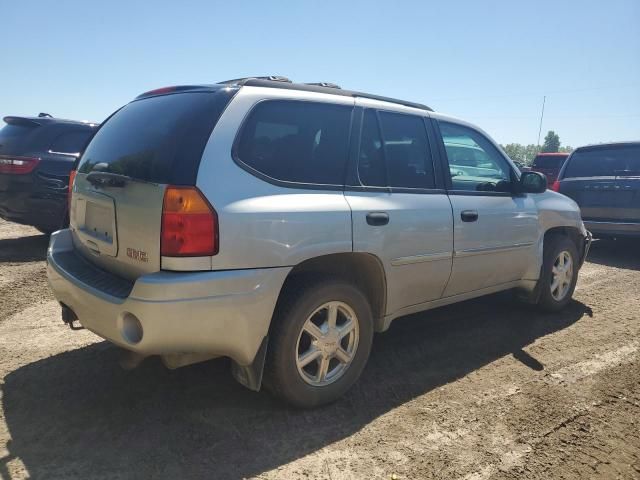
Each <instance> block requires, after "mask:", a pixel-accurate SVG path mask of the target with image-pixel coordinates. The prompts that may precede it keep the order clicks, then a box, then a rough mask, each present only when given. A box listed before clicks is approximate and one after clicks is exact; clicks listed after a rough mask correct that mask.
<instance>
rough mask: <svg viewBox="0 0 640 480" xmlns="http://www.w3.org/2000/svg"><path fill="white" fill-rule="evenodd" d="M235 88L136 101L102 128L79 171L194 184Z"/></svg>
mask: <svg viewBox="0 0 640 480" xmlns="http://www.w3.org/2000/svg"><path fill="white" fill-rule="evenodd" d="M235 91H236V90H233V89H220V90H218V91H215V92H210V91H206V92H189V93H174V94H169V95H161V96H155V97H148V98H142V99H139V100H134V101H133V102H131V103H129V104H127V105H125V106H124V107H123V108H122V109H120V110H119V111H118V112H117V113H115V114H114V115H113V116H112V117H111V118H110V119H109V120H107V122H106V123H105V124H104V125H103V126H102V127H101V128H100V129H99V130H98V132H97V133H96V134H95V136H94V137H93V139H92V140H91V142H90V143H89V145H88V146H87V149H86V150H85V152H84V154H83V155H82V158H81V160H80V165H79V172H80V173H89V172H91V171H94V170H98V171H101V172H108V173H117V174H122V175H126V176H129V177H132V178H135V179H138V180H144V181H148V182H154V183H171V184H175V185H194V184H195V181H196V177H197V173H198V168H199V166H200V159H201V157H202V153H203V151H204V148H205V146H206V144H207V141H208V140H209V136H210V135H211V132H212V130H213V127H214V126H215V124H216V122H217V121H218V118H219V117H220V115H221V114H222V112H223V111H224V108H225V107H226V106H227V104H228V102H229V100H230V99H231V98H232V96H233V94H234V93H235Z"/></svg>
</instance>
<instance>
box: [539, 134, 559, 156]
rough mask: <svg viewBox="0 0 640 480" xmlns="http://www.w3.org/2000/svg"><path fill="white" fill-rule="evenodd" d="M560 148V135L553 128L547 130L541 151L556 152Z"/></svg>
mask: <svg viewBox="0 0 640 480" xmlns="http://www.w3.org/2000/svg"><path fill="white" fill-rule="evenodd" d="M559 149H560V136H559V135H558V134H557V133H556V132H554V131H553V130H549V131H548V132H547V136H546V137H544V143H543V144H542V151H543V152H557V151H558V150H559Z"/></svg>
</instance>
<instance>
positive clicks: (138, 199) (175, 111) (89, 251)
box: [70, 87, 234, 280]
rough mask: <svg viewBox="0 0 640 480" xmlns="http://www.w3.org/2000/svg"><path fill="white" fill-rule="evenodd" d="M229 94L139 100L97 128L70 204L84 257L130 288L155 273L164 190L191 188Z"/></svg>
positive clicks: (210, 92)
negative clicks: (180, 187)
mask: <svg viewBox="0 0 640 480" xmlns="http://www.w3.org/2000/svg"><path fill="white" fill-rule="evenodd" d="M163 92H164V90H163ZM233 93H234V92H233V91H232V90H229V89H226V88H222V87H220V88H219V89H216V88H214V89H207V90H206V91H197V92H182V93H166V92H165V93H163V94H161V95H151V96H148V97H144V96H143V97H141V98H138V99H137V100H135V101H133V102H131V103H129V104H128V105H125V106H124V107H123V108H122V109H120V110H119V111H118V112H116V113H115V114H114V115H113V116H111V117H110V118H109V119H108V120H107V121H106V122H105V123H104V124H103V125H102V126H101V127H100V129H99V130H98V132H97V133H96V134H95V136H94V137H93V139H92V140H91V142H90V143H89V145H88V146H87V148H86V150H85V151H84V153H83V155H82V158H81V159H80V163H79V165H78V173H77V175H76V179H75V182H74V186H73V194H72V201H71V213H70V225H71V227H70V228H71V230H72V234H73V239H74V245H75V246H76V249H77V250H78V252H79V253H80V254H81V255H82V256H83V257H85V258H87V259H88V260H89V261H91V262H93V263H95V264H96V265H98V266H100V267H102V268H103V269H105V270H107V271H109V272H112V273H115V274H116V275H119V276H121V277H124V278H127V279H130V280H135V279H136V278H138V277H139V276H141V275H143V274H146V273H152V272H157V271H159V270H160V268H161V256H160V241H161V240H160V237H161V229H162V204H163V198H164V192H165V190H166V186H167V185H183V186H184V185H186V186H188V185H195V182H196V178H197V173H198V168H199V165H200V158H201V157H202V152H203V151H204V148H205V146H206V144H207V141H208V140H209V137H210V135H211V132H212V130H213V127H214V126H215V124H216V122H217V120H218V118H219V117H220V115H221V114H222V112H223V110H224V107H225V106H226V105H227V103H228V102H229V101H230V99H231V97H232V96H233Z"/></svg>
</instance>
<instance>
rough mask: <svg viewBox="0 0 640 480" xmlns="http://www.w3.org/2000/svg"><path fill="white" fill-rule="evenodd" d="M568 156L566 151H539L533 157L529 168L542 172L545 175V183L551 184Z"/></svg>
mask: <svg viewBox="0 0 640 480" xmlns="http://www.w3.org/2000/svg"><path fill="white" fill-rule="evenodd" d="M568 156H569V154H568V153H539V154H538V155H536V158H534V159H533V163H532V164H531V170H533V171H534V172H540V173H544V175H545V176H546V177H547V184H549V185H553V182H555V181H556V179H557V178H558V173H559V172H560V169H561V168H562V165H564V161H565V160H566V159H567V157H568Z"/></svg>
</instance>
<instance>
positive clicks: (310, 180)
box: [234, 100, 353, 185]
mask: <svg viewBox="0 0 640 480" xmlns="http://www.w3.org/2000/svg"><path fill="white" fill-rule="evenodd" d="M352 110H353V108H352V107H350V106H346V105H334V104H327V103H314V102H299V101H291V100H267V101H264V102H261V103H259V104H258V105H257V106H256V107H255V108H254V109H253V110H252V112H251V114H250V115H249V118H248V119H247V121H246V123H245V124H244V126H243V128H242V132H241V133H240V137H239V138H238V141H237V143H236V147H235V152H234V153H235V156H236V159H237V160H239V162H240V163H241V164H244V165H245V166H248V167H249V168H250V169H252V170H253V171H254V172H258V173H260V174H262V175H265V176H266V177H268V178H270V179H275V180H281V181H285V182H295V183H306V184H321V185H343V184H344V176H345V168H346V163H347V155H348V149H349V133H350V132H349V127H350V123H351V112H352Z"/></svg>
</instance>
